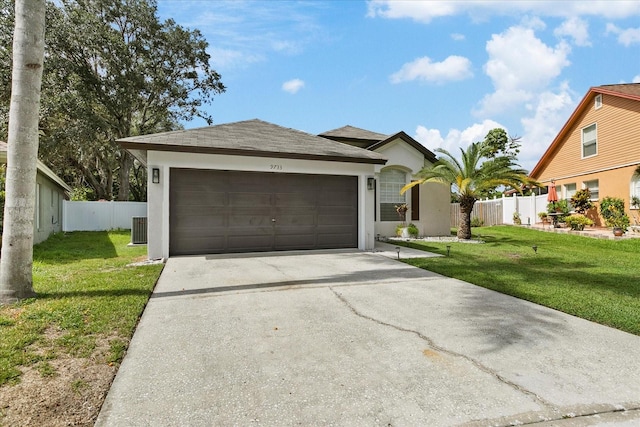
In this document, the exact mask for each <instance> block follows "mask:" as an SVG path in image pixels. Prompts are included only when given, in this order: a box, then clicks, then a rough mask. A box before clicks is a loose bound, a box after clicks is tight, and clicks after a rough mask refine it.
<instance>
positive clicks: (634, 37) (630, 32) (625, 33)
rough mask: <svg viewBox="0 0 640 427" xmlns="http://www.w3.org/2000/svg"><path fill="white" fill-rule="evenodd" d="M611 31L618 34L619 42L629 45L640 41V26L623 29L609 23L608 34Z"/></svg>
mask: <svg viewBox="0 0 640 427" xmlns="http://www.w3.org/2000/svg"><path fill="white" fill-rule="evenodd" d="M609 33H613V34H616V35H617V36H618V43H620V44H621V45H624V46H627V47H628V46H630V45H632V44H635V43H640V27H638V28H627V29H626V30H623V29H621V28H618V27H616V26H615V25H613V24H607V34H609Z"/></svg>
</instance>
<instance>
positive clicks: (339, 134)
mask: <svg viewBox="0 0 640 427" xmlns="http://www.w3.org/2000/svg"><path fill="white" fill-rule="evenodd" d="M320 136H324V137H335V138H348V139H367V140H371V141H382V140H383V139H387V138H388V137H389V135H385V134H382V133H377V132H371V131H370V130H366V129H360V128H357V127H354V126H349V125H347V126H343V127H341V128H338V129H333V130H329V131H326V132H323V133H321V134H320Z"/></svg>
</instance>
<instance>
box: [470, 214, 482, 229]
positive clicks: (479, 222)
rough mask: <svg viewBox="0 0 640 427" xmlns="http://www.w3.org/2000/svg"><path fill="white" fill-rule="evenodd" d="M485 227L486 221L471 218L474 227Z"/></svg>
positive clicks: (475, 217)
mask: <svg viewBox="0 0 640 427" xmlns="http://www.w3.org/2000/svg"><path fill="white" fill-rule="evenodd" d="M483 225H484V221H483V220H482V219H481V218H480V217H477V216H474V217H473V218H471V226H472V227H482V226H483Z"/></svg>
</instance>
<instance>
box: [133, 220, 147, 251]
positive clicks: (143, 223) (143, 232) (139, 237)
mask: <svg viewBox="0 0 640 427" xmlns="http://www.w3.org/2000/svg"><path fill="white" fill-rule="evenodd" d="M146 243H147V217H146V216H134V217H132V218H131V244H132V245H144V244H146Z"/></svg>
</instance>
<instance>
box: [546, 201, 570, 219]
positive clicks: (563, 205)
mask: <svg viewBox="0 0 640 427" xmlns="http://www.w3.org/2000/svg"><path fill="white" fill-rule="evenodd" d="M547 211H548V212H549V213H554V212H557V213H559V214H560V215H558V222H565V221H564V220H565V219H566V218H567V216H569V204H568V203H567V201H566V200H558V201H557V202H551V203H549V204H548V205H547Z"/></svg>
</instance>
